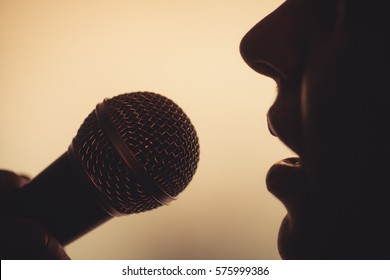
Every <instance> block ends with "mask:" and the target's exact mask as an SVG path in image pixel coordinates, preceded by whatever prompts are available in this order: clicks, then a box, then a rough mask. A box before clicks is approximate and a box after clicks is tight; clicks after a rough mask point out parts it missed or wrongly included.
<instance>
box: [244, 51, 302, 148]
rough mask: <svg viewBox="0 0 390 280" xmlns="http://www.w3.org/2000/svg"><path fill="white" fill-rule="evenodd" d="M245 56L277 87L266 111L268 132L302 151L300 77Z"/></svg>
mask: <svg viewBox="0 0 390 280" xmlns="http://www.w3.org/2000/svg"><path fill="white" fill-rule="evenodd" d="M244 58H246V59H245V60H246V62H247V64H248V65H249V66H250V67H251V68H252V69H253V70H255V71H256V72H258V73H260V74H262V75H265V76H268V77H270V78H272V79H273V80H274V81H275V82H276V85H277V88H278V96H277V98H276V100H275V102H274V104H273V105H272V106H271V108H270V109H269V111H268V113H267V123H268V129H269V131H270V133H271V134H272V135H274V136H276V137H278V138H279V139H280V140H281V141H282V142H283V143H284V144H285V145H286V146H287V147H289V148H290V149H291V150H292V151H294V152H295V153H297V154H298V155H301V154H302V152H303V144H304V143H303V133H302V127H301V112H300V99H299V96H300V93H299V91H300V78H299V77H291V75H287V74H286V73H284V72H283V71H281V69H280V68H279V67H277V66H275V65H274V64H271V63H267V62H266V61H263V60H260V59H249V58H248V57H244Z"/></svg>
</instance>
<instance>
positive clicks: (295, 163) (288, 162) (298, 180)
mask: <svg viewBox="0 0 390 280" xmlns="http://www.w3.org/2000/svg"><path fill="white" fill-rule="evenodd" d="M303 178H304V174H303V168H302V164H301V162H300V159H299V158H287V159H284V160H281V161H279V162H277V163H275V164H274V165H273V166H272V167H271V168H270V169H269V171H268V173H267V177H266V183H267V188H268V190H269V191H270V192H271V193H272V194H273V195H275V196H276V197H277V198H283V197H285V196H288V195H290V194H291V193H293V192H295V191H296V190H297V188H299V187H300V186H301V185H302V183H303Z"/></svg>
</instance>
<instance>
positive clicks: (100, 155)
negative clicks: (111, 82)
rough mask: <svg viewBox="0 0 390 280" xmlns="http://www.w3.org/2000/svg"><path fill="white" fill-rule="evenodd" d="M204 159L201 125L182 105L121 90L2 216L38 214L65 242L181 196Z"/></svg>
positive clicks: (9, 201)
mask: <svg viewBox="0 0 390 280" xmlns="http://www.w3.org/2000/svg"><path fill="white" fill-rule="evenodd" d="M198 161H199V144H198V138H197V135H196V132H195V129H194V127H193V126H192V124H191V122H190V120H189V119H188V117H187V116H186V115H185V114H184V112H183V111H182V110H181V109H180V108H179V107H178V106H177V105H176V104H175V103H173V102H172V101H171V100H169V99H167V98H165V97H163V96H161V95H158V94H155V93H150V92H135V93H129V94H122V95H118V96H116V97H114V98H111V99H106V100H104V101H103V102H102V103H100V104H98V105H97V106H96V109H95V110H94V111H93V112H92V113H91V114H90V115H89V116H88V117H87V118H86V119H85V121H84V123H83V124H82V125H81V127H80V129H79V131H78V133H77V135H76V137H75V138H74V139H73V141H72V143H71V145H70V147H69V149H68V151H67V152H66V153H65V154H63V155H62V156H61V157H59V158H58V159H57V160H56V161H55V162H53V163H52V164H51V165H50V166H49V167H47V168H46V169H45V170H44V171H42V172H41V173H40V174H39V175H38V176H37V177H35V178H34V179H33V180H32V181H31V182H29V183H28V184H27V185H25V186H24V187H23V188H21V189H19V190H18V191H16V192H13V195H12V196H11V197H10V198H9V199H8V198H7V199H2V200H1V204H2V206H1V212H2V213H3V214H2V216H3V217H4V216H8V217H22V218H29V219H32V220H36V221H38V222H39V223H40V224H42V225H43V226H44V227H45V228H46V229H47V230H48V232H49V233H50V234H51V235H53V236H54V237H55V238H56V239H57V240H58V241H59V242H60V243H61V244H62V245H66V244H68V243H69V242H71V241H73V240H74V239H76V238H77V237H79V236H81V235H83V234H84V233H86V232H88V231H89V230H91V229H93V228H95V227H96V226H98V225H100V224H101V223H103V222H104V221H106V220H108V219H110V218H111V217H113V216H118V215H124V214H132V213H139V212H143V211H148V210H151V209H154V208H157V207H159V206H161V205H164V204H167V203H168V202H169V201H171V200H173V199H175V197H176V196H177V195H178V194H179V193H180V192H181V191H183V190H184V188H185V187H186V186H187V185H188V184H189V182H190V181H191V179H192V177H193V175H194V173H195V171H196V168H197V164H198Z"/></svg>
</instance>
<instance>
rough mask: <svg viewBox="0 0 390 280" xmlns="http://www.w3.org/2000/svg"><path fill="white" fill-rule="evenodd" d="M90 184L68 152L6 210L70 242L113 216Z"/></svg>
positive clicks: (20, 194) (29, 185)
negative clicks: (38, 223)
mask: <svg viewBox="0 0 390 280" xmlns="http://www.w3.org/2000/svg"><path fill="white" fill-rule="evenodd" d="M85 177H86V176H85ZM90 184H91V183H90V182H88V179H86V178H84V176H81V172H80V170H77V168H76V167H74V166H72V162H71V160H70V158H69V155H68V153H64V154H63V155H62V156H60V157H59V158H58V159H57V160H56V161H54V162H53V163H52V164H51V165H50V166H48V167H47V168H46V169H45V170H43V171H42V172H41V173H40V174H39V175H38V176H36V177H35V178H34V179H33V180H32V181H31V182H29V183H28V184H27V185H25V186H24V187H23V188H22V189H21V190H20V191H19V192H17V193H18V194H17V195H16V198H15V200H14V201H13V199H11V200H10V203H6V204H8V206H9V208H10V209H8V211H7V210H5V212H8V213H10V215H9V216H18V217H20V216H21V217H26V218H32V219H35V220H37V221H38V222H40V223H41V224H42V225H43V226H44V227H45V228H46V230H47V231H48V232H49V233H50V234H52V235H53V236H54V237H55V238H56V239H57V240H58V241H59V242H60V243H61V244H62V245H67V244H69V243H70V242H72V241H73V240H75V239H77V238H78V237H80V236H82V235H84V234H85V233H87V232H88V231H90V230H92V229H94V228H95V227H97V226H99V225H100V224H102V223H104V222H106V221H107V220H109V219H110V218H111V217H112V216H111V215H109V214H108V213H107V212H106V211H105V210H104V208H102V207H101V206H100V205H99V203H98V202H97V199H95V198H96V191H95V190H93V189H92V188H93V186H90ZM15 206H16V208H17V209H15ZM2 208H3V207H2ZM14 210H15V211H14ZM10 211H11V212H10Z"/></svg>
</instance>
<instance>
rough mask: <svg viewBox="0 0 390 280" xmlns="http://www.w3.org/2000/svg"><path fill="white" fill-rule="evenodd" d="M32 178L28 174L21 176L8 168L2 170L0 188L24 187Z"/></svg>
mask: <svg viewBox="0 0 390 280" xmlns="http://www.w3.org/2000/svg"><path fill="white" fill-rule="evenodd" d="M29 181H30V179H29V178H28V177H27V176H24V175H22V176H19V175H17V174H16V173H14V172H12V171H8V170H0V190H1V191H3V190H4V191H7V190H14V189H19V188H21V187H23V186H24V185H25V184H27V183H28V182H29Z"/></svg>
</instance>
